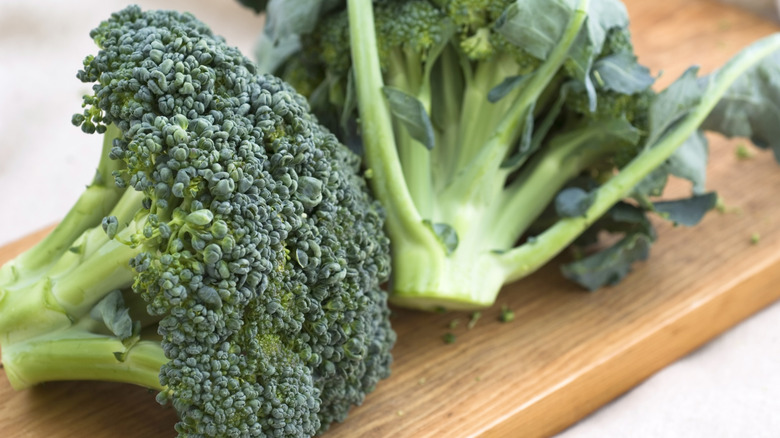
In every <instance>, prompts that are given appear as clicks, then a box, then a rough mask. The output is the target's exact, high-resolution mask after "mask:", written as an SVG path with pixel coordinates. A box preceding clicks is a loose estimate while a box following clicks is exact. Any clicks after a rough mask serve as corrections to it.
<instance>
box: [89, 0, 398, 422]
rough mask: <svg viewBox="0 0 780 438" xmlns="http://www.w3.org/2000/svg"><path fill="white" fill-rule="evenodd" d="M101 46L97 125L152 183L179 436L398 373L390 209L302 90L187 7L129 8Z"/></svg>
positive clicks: (315, 412) (95, 76)
mask: <svg viewBox="0 0 780 438" xmlns="http://www.w3.org/2000/svg"><path fill="white" fill-rule="evenodd" d="M91 35H92V37H93V38H94V39H95V41H96V42H97V43H98V45H99V46H100V47H101V49H102V50H101V51H100V52H99V53H98V54H97V55H96V56H94V57H89V58H87V59H86V60H85V61H84V70H83V71H81V72H80V73H79V78H80V79H81V80H82V81H84V82H94V83H95V85H94V87H93V89H94V94H93V95H92V96H88V97H85V100H84V102H85V110H84V113H83V114H80V115H77V116H76V117H74V123H76V124H78V125H81V126H82V128H83V129H84V130H86V131H92V130H93V128H94V130H98V131H99V130H102V129H103V128H102V127H103V126H106V125H108V124H111V123H113V124H115V125H116V126H118V127H119V128H120V130H121V136H120V138H119V139H118V140H116V141H115V142H114V147H113V149H112V152H111V153H112V157H113V158H116V159H121V160H122V161H124V162H125V163H127V169H126V170H124V171H122V172H121V173H117V174H116V175H115V177H116V179H117V182H118V183H119V184H121V185H127V186H132V187H133V188H134V189H135V190H138V191H141V192H143V193H144V194H145V196H146V198H147V199H146V201H145V207H146V208H147V209H148V211H147V212H145V214H147V219H146V221H145V229H144V239H145V240H144V241H143V244H144V245H146V248H145V250H144V251H143V252H142V253H141V254H140V255H139V256H137V257H136V258H135V259H134V260H133V266H134V268H135V270H136V271H137V273H138V275H137V277H136V280H135V284H134V285H133V289H134V291H135V292H136V293H138V294H140V295H141V296H142V297H143V298H144V300H145V301H146V302H147V303H148V311H149V312H150V313H151V314H153V315H156V316H158V317H160V318H162V319H161V321H160V323H159V333H160V334H161V335H162V336H163V344H162V345H163V349H164V351H165V354H166V356H167V357H168V358H169V359H170V362H169V363H168V364H166V365H164V366H163V368H162V371H161V383H162V384H163V385H165V386H166V389H165V390H164V391H163V392H162V393H161V394H160V396H159V397H158V398H159V399H160V400H161V402H167V401H170V402H171V403H172V404H173V406H174V407H175V408H176V409H177V411H178V412H179V414H180V417H181V421H180V423H179V424H178V425H177V431H178V432H179V433H180V435H181V436H193V437H200V436H213V437H217V436H218V437H226V436H310V435H313V434H315V433H317V432H321V431H323V430H324V429H326V428H327V427H328V425H329V424H330V423H331V422H332V421H339V420H343V419H344V418H345V416H346V414H347V410H348V409H349V407H350V406H351V405H354V404H359V403H361V402H362V400H363V398H364V396H365V394H366V393H367V392H369V391H371V390H372V389H373V387H374V385H375V384H376V383H377V382H378V381H379V380H380V379H381V378H384V377H386V376H387V375H388V371H389V364H390V354H389V350H390V348H391V347H392V345H393V342H394V340H395V335H394V333H393V331H392V330H391V329H390V326H389V322H388V309H387V306H386V296H385V294H384V292H382V291H381V290H380V289H379V284H380V283H381V282H383V281H384V280H385V279H386V278H387V276H388V274H389V266H390V261H389V256H388V240H387V238H386V237H385V236H384V234H383V232H382V226H383V215H382V212H381V210H380V207H379V205H378V204H377V203H376V202H374V201H372V200H371V199H370V197H369V195H368V193H367V190H366V187H365V183H364V182H363V181H362V180H361V179H360V178H359V177H358V176H357V170H358V166H359V160H358V158H357V157H356V156H354V155H353V154H352V153H350V152H349V151H347V150H346V149H345V148H344V147H343V146H342V145H341V144H340V143H339V142H338V141H337V140H336V138H335V137H334V136H333V135H332V134H330V133H329V132H327V131H326V130H325V129H324V128H322V127H321V126H320V125H319V124H318V123H317V120H316V119H315V118H314V117H313V116H312V115H311V114H310V111H309V107H308V104H307V103H306V101H305V99H304V98H303V97H302V96H300V95H299V94H297V93H296V92H295V91H294V90H293V89H292V88H291V87H290V86H288V85H287V84H285V83H284V82H282V81H281V80H279V79H277V78H275V77H272V76H262V75H257V74H256V73H255V68H254V66H253V64H252V62H250V61H249V60H248V59H247V58H245V57H244V56H243V55H241V53H239V51H238V50H237V49H235V48H231V47H228V46H227V45H226V44H225V43H224V41H223V40H222V39H221V38H219V37H215V36H214V35H212V34H211V32H210V30H209V29H208V28H207V27H206V26H205V25H203V24H202V23H200V22H199V21H197V20H196V19H195V18H194V17H192V16H191V15H188V14H178V13H174V12H141V10H140V9H139V8H137V7H129V8H127V9H125V10H123V11H121V12H119V13H116V14H114V15H113V16H112V17H111V19H110V20H108V21H106V22H104V23H102V24H101V25H100V26H99V27H98V28H97V29H95V30H94V31H93V32H92V34H91Z"/></svg>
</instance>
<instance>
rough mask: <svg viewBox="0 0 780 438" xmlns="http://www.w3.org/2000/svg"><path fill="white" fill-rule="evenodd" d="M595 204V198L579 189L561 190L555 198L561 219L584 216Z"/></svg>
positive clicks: (557, 211) (556, 208)
mask: <svg viewBox="0 0 780 438" xmlns="http://www.w3.org/2000/svg"><path fill="white" fill-rule="evenodd" d="M592 203H593V196H592V195H591V194H590V193H588V192H586V191H585V190H583V189H581V188H579V187H569V188H566V189H563V190H561V192H560V193H558V196H556V197H555V212H556V213H557V214H558V216H560V217H577V216H582V215H583V214H585V212H586V211H588V208H589V207H590V205H591V204H592Z"/></svg>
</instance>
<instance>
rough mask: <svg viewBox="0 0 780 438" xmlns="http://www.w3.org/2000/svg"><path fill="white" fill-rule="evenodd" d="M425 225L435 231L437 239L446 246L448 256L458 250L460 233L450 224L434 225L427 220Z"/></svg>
mask: <svg viewBox="0 0 780 438" xmlns="http://www.w3.org/2000/svg"><path fill="white" fill-rule="evenodd" d="M423 223H424V224H425V225H426V226H428V227H429V228H430V229H431V230H432V231H433V233H434V234H435V235H436V239H437V240H438V241H439V242H440V243H441V244H442V246H444V249H445V251H446V252H447V255H450V254H452V253H453V252H455V250H456V249H458V243H459V241H458V232H457V231H455V228H452V227H451V226H450V225H449V224H444V223H433V222H431V221H429V220H427V219H426V220H424V221H423Z"/></svg>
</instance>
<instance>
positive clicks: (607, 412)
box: [0, 0, 780, 438]
mask: <svg viewBox="0 0 780 438" xmlns="http://www.w3.org/2000/svg"><path fill="white" fill-rule="evenodd" d="M737 1H738V0H737ZM137 3H138V4H140V5H141V6H142V7H143V8H166V9H179V10H184V9H186V10H189V11H191V12H193V13H195V15H196V16H198V17H199V18H200V19H201V20H203V21H205V22H206V23H208V24H209V25H210V26H211V27H212V28H213V29H214V30H215V32H216V33H218V34H221V35H223V36H225V37H226V38H227V41H228V43H230V44H232V45H236V46H239V47H240V48H241V49H242V50H243V51H244V52H245V53H247V54H248V53H250V50H251V47H252V46H253V43H254V40H255V38H256V36H257V34H258V32H259V29H260V26H261V23H262V19H260V18H259V17H256V16H254V15H253V14H252V13H251V12H250V11H249V10H246V9H243V8H241V7H240V6H238V5H237V3H236V2H235V1H233V0H219V1H216V0H211V1H208V0H197V1H193V0H167V1H164V0H137ZM125 5H126V3H125V2H124V1H122V0H72V1H67V2H62V1H54V0H44V1H41V0H38V1H34V2H33V1H29V0H3V1H2V2H0V83H2V84H3V85H4V86H3V87H0V133H1V134H0V187H2V190H0V245H2V244H5V243H8V242H10V241H12V240H14V239H16V238H18V237H20V236H23V235H25V234H27V233H30V232H32V231H35V230H38V229H40V228H42V227H44V226H46V225H48V224H52V223H54V222H55V221H57V220H58V219H59V218H61V217H62V216H63V214H64V213H65V212H66V211H67V210H68V208H69V206H70V205H71V204H72V203H73V202H74V201H75V200H76V198H77V197H78V195H79V194H80V193H81V191H82V190H83V189H84V186H85V185H86V184H88V183H89V182H90V180H91V177H92V175H93V171H94V167H95V165H96V163H97V156H98V152H99V150H100V144H101V140H100V137H99V136H96V135H92V136H90V135H86V134H83V133H81V131H80V130H79V129H78V128H75V127H73V126H72V125H71V124H70V118H71V115H72V114H73V113H76V112H80V96H81V95H82V94H85V93H87V92H88V91H89V90H88V87H87V86H85V85H84V84H81V83H80V82H79V81H78V80H77V79H76V78H75V74H76V71H77V70H78V69H79V68H80V67H81V60H82V59H83V57H84V56H85V55H86V54H89V53H94V51H95V47H94V45H93V43H92V41H91V39H90V38H89V36H88V33H89V30H90V29H92V28H93V27H95V26H96V25H97V24H98V23H99V22H100V21H101V20H103V19H105V18H106V17H108V15H109V14H110V13H111V12H113V11H115V10H119V9H121V8H123V7H124V6H125ZM649 263H652V258H651V260H650V261H649ZM778 321H780V305H775V306H773V307H770V308H769V309H767V310H765V311H763V312H761V313H760V314H758V315H756V316H754V317H753V318H751V319H749V320H748V321H746V322H744V323H743V324H741V325H739V326H738V327H736V328H734V329H733V330H731V331H729V332H728V333H726V334H725V335H723V336H721V337H720V338H719V339H716V340H715V341H713V342H711V343H710V344H708V345H707V346H705V347H704V348H702V349H700V350H699V351H697V352H695V353H693V354H691V355H689V356H688V357H686V358H684V359H682V360H680V361H678V362H677V363H675V364H673V365H671V366H669V367H667V368H666V369H664V370H663V371H661V372H659V373H657V374H656V375H655V376H653V377H652V378H650V379H649V380H647V381H646V382H645V383H643V384H642V385H640V386H639V387H637V388H636V389H634V390H632V391H630V392H629V393H627V394H626V395H624V396H623V397H621V398H619V399H617V400H616V401H614V402H613V403H611V404H609V405H607V406H605V407H604V408H602V409H601V410H599V411H597V412H596V413H594V414H593V415H592V416H590V417H588V418H586V419H585V420H583V421H582V422H580V423H578V424H577V425H575V426H573V427H571V428H570V429H569V430H567V431H565V432H564V433H562V434H560V436H559V437H560V438H603V437H637V438H645V437H647V438H651V437H686V438H698V437H701V438H705V437H706V438H719V437H724V438H726V437H752V438H759V437H767V438H770V437H771V438H776V437H780V415H778V414H777V413H778V412H780V372H778V370H780V330H778V323H777V322H778ZM455 433H456V431H453V435H452V436H456V435H455ZM517 436H519V437H522V436H523V435H522V431H518V434H517ZM53 438H56V437H53Z"/></svg>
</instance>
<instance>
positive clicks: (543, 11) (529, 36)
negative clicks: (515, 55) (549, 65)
mask: <svg viewBox="0 0 780 438" xmlns="http://www.w3.org/2000/svg"><path fill="white" fill-rule="evenodd" d="M573 3H574V2H573V1H572V0H528V1H519V2H514V3H512V4H511V5H510V6H509V7H508V8H507V9H506V11H504V14H503V15H502V16H501V17H500V18H499V19H498V21H497V22H496V30H497V31H498V32H499V33H500V34H502V35H503V36H504V37H505V38H506V39H507V40H508V41H509V42H510V43H512V44H514V45H516V46H518V47H522V48H523V49H524V50H525V51H527V52H528V53H529V54H530V55H531V56H533V57H535V58H537V59H541V60H544V59H546V58H547V56H548V55H549V54H550V52H551V51H552V50H553V49H554V48H555V46H557V45H558V41H560V39H561V37H562V36H563V33H564V31H565V30H566V27H567V25H568V24H569V20H570V19H571V16H572V13H573V12H574V6H573Z"/></svg>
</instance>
